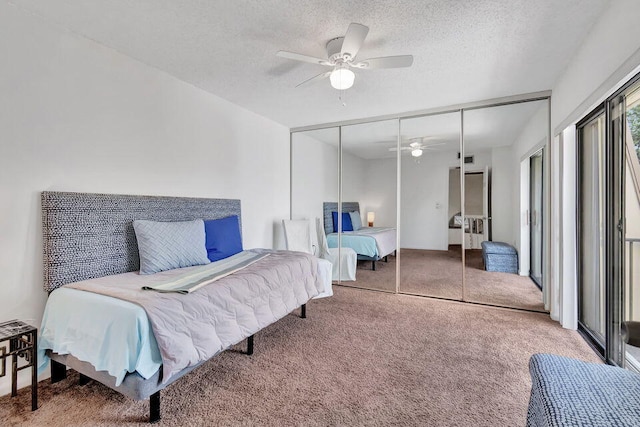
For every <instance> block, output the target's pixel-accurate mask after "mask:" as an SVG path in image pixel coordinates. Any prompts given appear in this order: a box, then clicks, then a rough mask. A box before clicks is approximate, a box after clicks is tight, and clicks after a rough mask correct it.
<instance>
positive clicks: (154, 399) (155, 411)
mask: <svg viewBox="0 0 640 427" xmlns="http://www.w3.org/2000/svg"><path fill="white" fill-rule="evenodd" d="M158 421H160V390H158V391H156V392H155V393H153V394H152V395H151V396H149V422H150V423H157V422H158Z"/></svg>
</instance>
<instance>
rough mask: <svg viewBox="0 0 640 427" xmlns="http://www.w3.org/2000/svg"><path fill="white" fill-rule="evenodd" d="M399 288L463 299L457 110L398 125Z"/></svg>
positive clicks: (458, 118)
mask: <svg viewBox="0 0 640 427" xmlns="http://www.w3.org/2000/svg"><path fill="white" fill-rule="evenodd" d="M400 129H401V130H400V132H401V135H402V138H401V147H400V156H401V197H400V211H401V218H400V226H401V227H400V228H401V233H400V263H401V265H400V283H399V287H400V291H401V292H405V293H411V294H417V295H427V296H433V297H439V298H448V299H456V300H461V299H462V255H461V249H462V238H463V231H462V222H461V221H462V216H461V210H462V209H461V199H460V195H461V194H460V168H459V159H458V153H459V152H460V114H459V113H447V114H438V115H432V116H425V117H419V118H412V119H403V120H402V121H401V123H400Z"/></svg>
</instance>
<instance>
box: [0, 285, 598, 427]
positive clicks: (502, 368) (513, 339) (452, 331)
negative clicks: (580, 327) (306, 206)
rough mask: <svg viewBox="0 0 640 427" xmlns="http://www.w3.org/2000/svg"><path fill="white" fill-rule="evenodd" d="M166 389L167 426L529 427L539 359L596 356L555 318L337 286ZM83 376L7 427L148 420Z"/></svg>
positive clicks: (17, 414) (9, 405) (4, 408)
mask: <svg viewBox="0 0 640 427" xmlns="http://www.w3.org/2000/svg"><path fill="white" fill-rule="evenodd" d="M308 315H309V317H308V318H307V319H300V318H299V317H297V316H296V315H289V316H287V317H286V318H284V319H282V320H280V321H279V322H277V323H276V324H275V325H272V326H270V327H268V328H267V329H265V330H263V331H261V332H260V333H259V334H258V335H257V337H256V353H255V354H254V355H253V356H246V355H244V354H241V353H239V352H237V351H227V352H225V353H223V354H221V355H219V356H218V357H216V358H214V359H213V360H212V361H210V362H208V363H207V364H205V365H204V366H202V367H200V368H199V369H198V370H196V371H195V372H193V373H191V374H189V375H187V376H186V377H184V378H182V379H181V380H179V381H178V382H177V383H175V384H173V385H171V386H169V387H168V388H167V389H165V390H164V391H163V392H162V416H163V418H162V420H161V422H160V425H167V426H189V425H192V426H202V425H221V426H226V425H261V426H263V425H264V426H283V425H300V426H329V425H349V426H358V425H368V426H372V425H373V426H375V425H380V426H383V425H398V426H412V425H419V426H473V427H481V426H522V425H524V424H525V417H526V410H527V403H528V399H529V391H530V379H529V378H530V377H529V372H528V360H529V357H530V356H531V354H533V353H536V352H549V353H556V354H561V355H565V356H572V357H577V358H580V359H583V360H589V361H597V360H598V359H597V357H596V356H595V354H594V353H593V352H592V351H591V350H590V348H589V347H588V345H587V344H586V343H585V342H584V341H583V340H582V338H581V337H580V336H579V335H578V334H577V333H576V332H574V331H569V330H566V329H562V328H561V327H560V326H559V325H558V324H557V323H555V322H552V321H551V320H550V319H549V318H548V316H547V315H545V314H540V313H529V312H522V311H514V310H508V309H499V308H492V307H483V306H478V305H470V304H463V303H457V302H451V301H444V300H435V299H429V298H423V297H413V296H407V295H394V294H386V293H381V292H370V291H362V290H358V289H349V288H343V287H336V288H335V296H334V297H332V298H327V299H323V300H318V301H312V302H311V303H310V304H309V310H308ZM76 380H77V376H75V375H72V376H71V377H70V378H68V379H66V380H64V381H62V382H60V383H57V384H55V385H50V384H49V383H48V382H43V383H42V384H41V388H40V393H41V400H40V404H41V407H40V409H38V410H37V411H36V412H31V411H30V403H29V389H28V388H25V389H22V390H21V391H20V392H19V396H18V397H16V398H13V399H12V398H10V397H9V396H5V397H2V398H0V423H2V425H37V426H70V425H73V426H84V425H146V424H145V421H146V419H147V416H148V401H143V402H135V401H133V400H130V399H128V398H125V397H123V396H121V395H119V394H117V393H115V392H113V391H111V390H110V389H108V388H106V387H104V386H102V385H100V384H96V383H93V382H91V383H89V384H88V385H85V386H79V385H77V383H76V382H75V381H76Z"/></svg>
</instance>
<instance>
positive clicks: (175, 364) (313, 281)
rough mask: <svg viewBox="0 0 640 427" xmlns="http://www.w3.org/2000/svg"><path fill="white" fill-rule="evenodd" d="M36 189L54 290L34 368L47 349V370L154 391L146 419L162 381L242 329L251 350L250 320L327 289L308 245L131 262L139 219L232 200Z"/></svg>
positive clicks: (236, 204) (210, 210)
mask: <svg viewBox="0 0 640 427" xmlns="http://www.w3.org/2000/svg"><path fill="white" fill-rule="evenodd" d="M41 201H42V220H43V243H44V289H45V290H46V291H47V292H49V293H50V294H49V299H48V301H47V305H46V308H45V313H44V315H43V322H42V327H41V333H40V341H39V346H38V347H39V349H38V351H39V360H40V361H42V362H41V363H40V366H39V367H40V370H42V369H44V368H45V366H46V363H47V361H48V359H50V361H51V380H52V381H53V382H57V381H60V380H62V379H64V378H65V377H66V369H67V367H70V368H72V369H74V370H76V371H78V372H79V373H80V381H81V383H85V382H86V381H88V380H89V379H94V380H97V381H99V382H101V383H103V384H104V385H106V386H108V387H110V388H112V389H114V390H116V391H118V392H120V393H122V394H123V395H126V396H128V397H131V398H133V399H136V400H142V399H147V398H149V399H150V412H149V421H151V422H155V421H158V420H159V419H160V390H162V389H163V388H164V387H166V386H168V385H169V384H171V383H173V382H174V381H176V380H178V379H179V378H180V377H182V376H184V375H185V374H187V373H188V372H190V371H192V370H193V369H196V368H197V367H198V366H200V365H201V364H203V363H205V362H206V361H207V360H208V359H210V358H211V357H214V356H215V355H217V354H219V353H220V352H222V351H224V350H225V349H227V348H229V347H230V346H231V345H234V344H237V343H239V342H241V341H243V340H244V339H247V346H248V348H247V353H248V354H251V353H252V352H253V339H254V338H253V337H254V334H255V333H256V332H258V331H259V330H260V329H262V328H264V327H265V326H267V325H269V324H271V323H273V322H275V321H277V320H278V319H280V318H282V317H284V316H285V315H287V314H289V313H290V312H292V311H294V310H297V309H298V308H300V310H301V317H306V303H307V302H308V301H309V299H311V298H313V297H314V296H316V295H318V294H320V293H322V291H323V290H324V281H323V280H322V278H321V273H320V271H319V266H318V263H317V260H315V257H313V256H311V255H308V254H302V253H297V252H289V251H272V250H250V251H242V252H240V253H238V254H236V255H233V256H231V257H228V258H225V259H223V260H219V261H216V262H211V263H210V264H206V265H200V266H192V267H186V268H179V269H174V270H168V271H162V272H159V273H156V274H148V275H143V274H138V273H137V271H138V270H139V269H140V257H139V255H138V244H137V240H136V234H135V233H134V230H133V225H132V223H133V221H134V220H136V219H145V220H153V221H162V222H172V221H189V220H194V219H198V218H200V219H202V218H208V219H218V218H226V217H229V216H234V215H237V217H238V221H241V216H240V201H239V200H231V199H198V198H178V197H157V196H128V195H108V194H90V193H63V192H44V193H42V198H41ZM238 266H240V267H242V268H239V267H238ZM232 271H233V272H234V273H233V274H230V272H232ZM294 271H297V272H294ZM212 272H216V274H218V276H219V277H221V278H219V279H217V280H216V281H214V282H212V283H210V284H208V285H207V286H202V287H199V288H197V290H196V288H193V289H188V290H186V291H184V289H182V288H181V289H182V290H179V291H175V289H174V291H171V292H165V291H166V289H167V288H162V289H163V291H162V292H156V291H153V290H143V289H142V288H143V287H145V286H147V287H155V288H156V290H158V289H159V288H160V286H165V285H167V284H176V283H180V284H184V283H185V282H184V279H185V278H190V280H191V278H194V277H205V276H207V275H210V274H212ZM218 276H216V278H217V277H218ZM207 277H209V276H207ZM194 283H195V282H194ZM159 284H160V285H159ZM198 286H200V285H198ZM176 289H177V288H176ZM183 291H184V292H183ZM162 325H164V326H162ZM172 329H175V331H172Z"/></svg>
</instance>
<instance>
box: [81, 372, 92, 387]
mask: <svg viewBox="0 0 640 427" xmlns="http://www.w3.org/2000/svg"><path fill="white" fill-rule="evenodd" d="M89 380H91V378H89V377H88V376H86V375H84V374H80V379H79V380H78V384H80V385H86V384H87V383H88V382H89Z"/></svg>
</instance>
